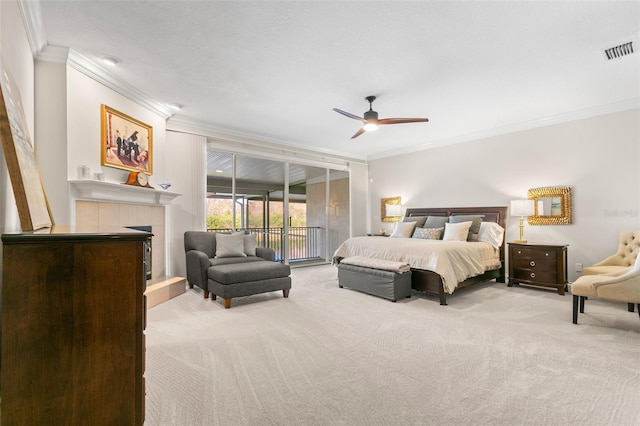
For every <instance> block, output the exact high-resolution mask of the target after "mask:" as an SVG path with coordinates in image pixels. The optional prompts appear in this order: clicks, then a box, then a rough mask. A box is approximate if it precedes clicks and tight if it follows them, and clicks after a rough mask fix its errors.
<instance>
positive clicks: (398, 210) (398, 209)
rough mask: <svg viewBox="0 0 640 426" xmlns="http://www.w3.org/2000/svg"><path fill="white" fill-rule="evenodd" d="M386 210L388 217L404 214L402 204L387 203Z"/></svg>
mask: <svg viewBox="0 0 640 426" xmlns="http://www.w3.org/2000/svg"><path fill="white" fill-rule="evenodd" d="M384 208H385V212H386V213H387V214H386V216H387V217H400V216H402V206H401V205H400V204H385V205H384Z"/></svg>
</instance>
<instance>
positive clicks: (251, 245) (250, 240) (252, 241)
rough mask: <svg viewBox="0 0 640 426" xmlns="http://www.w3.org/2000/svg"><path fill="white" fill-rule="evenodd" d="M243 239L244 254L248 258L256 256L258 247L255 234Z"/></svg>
mask: <svg viewBox="0 0 640 426" xmlns="http://www.w3.org/2000/svg"><path fill="white" fill-rule="evenodd" d="M242 238H243V241H244V254H246V255H247V256H255V255H256V247H257V246H258V243H257V242H256V236H255V234H249V235H243V237H242Z"/></svg>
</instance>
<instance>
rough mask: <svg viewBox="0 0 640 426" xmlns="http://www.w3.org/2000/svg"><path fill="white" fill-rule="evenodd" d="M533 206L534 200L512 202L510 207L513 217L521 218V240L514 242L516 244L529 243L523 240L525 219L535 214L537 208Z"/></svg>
mask: <svg viewBox="0 0 640 426" xmlns="http://www.w3.org/2000/svg"><path fill="white" fill-rule="evenodd" d="M533 204H534V202H533V200H511V205H510V206H509V210H510V211H511V216H519V217H520V239H518V240H514V242H516V243H526V242H527V240H525V239H523V238H522V233H523V230H524V217H525V216H531V215H532V214H533V213H534V211H535V208H534V206H533Z"/></svg>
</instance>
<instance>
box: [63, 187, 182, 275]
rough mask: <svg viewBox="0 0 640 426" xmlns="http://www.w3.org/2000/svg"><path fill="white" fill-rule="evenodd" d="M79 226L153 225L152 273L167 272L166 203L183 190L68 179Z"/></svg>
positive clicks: (163, 273)
mask: <svg viewBox="0 0 640 426" xmlns="http://www.w3.org/2000/svg"><path fill="white" fill-rule="evenodd" d="M69 185H70V190H71V195H72V204H74V206H73V207H74V209H75V210H74V211H75V215H74V216H75V224H76V225H77V226H85V225H88V226H100V227H134V226H151V227H152V232H153V238H152V240H151V257H152V261H151V264H152V271H151V277H152V278H158V277H163V276H165V275H167V270H166V257H167V256H166V254H167V250H166V247H167V232H166V231H167V227H166V224H167V214H168V212H167V211H166V208H167V205H168V204H169V203H170V202H171V201H172V200H173V198H175V197H177V196H179V195H180V194H177V193H173V192H168V191H162V190H156V189H150V188H139V187H134V186H129V185H123V184H116V183H109V182H102V181H94V180H75V181H69Z"/></svg>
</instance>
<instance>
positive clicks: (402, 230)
mask: <svg viewBox="0 0 640 426" xmlns="http://www.w3.org/2000/svg"><path fill="white" fill-rule="evenodd" d="M415 227H416V223H415V222H396V224H395V226H394V227H393V232H392V233H391V238H411V235H412V234H413V228H415Z"/></svg>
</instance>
